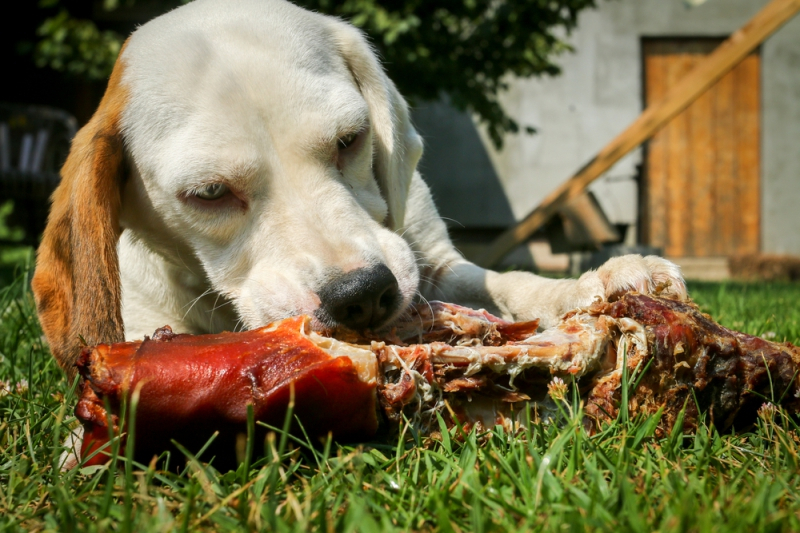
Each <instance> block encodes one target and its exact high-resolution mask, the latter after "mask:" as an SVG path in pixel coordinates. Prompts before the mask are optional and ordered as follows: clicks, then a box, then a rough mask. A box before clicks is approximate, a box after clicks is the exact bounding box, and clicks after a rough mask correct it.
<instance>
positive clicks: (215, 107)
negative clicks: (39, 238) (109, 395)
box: [33, 0, 685, 374]
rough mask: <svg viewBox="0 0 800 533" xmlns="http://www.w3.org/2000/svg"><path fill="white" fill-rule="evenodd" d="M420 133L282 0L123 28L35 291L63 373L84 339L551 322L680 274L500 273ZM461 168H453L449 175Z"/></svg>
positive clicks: (321, 22) (656, 269) (395, 102)
mask: <svg viewBox="0 0 800 533" xmlns="http://www.w3.org/2000/svg"><path fill="white" fill-rule="evenodd" d="M421 153H422V142H421V140H420V138H419V136H418V135H417V133H416V132H415V131H414V128H413V126H412V125H411V123H410V121H409V117H408V111H407V107H406V104H405V102H404V101H403V99H402V97H401V96H400V95H399V94H398V92H397V90H396V89H395V87H394V85H393V84H392V82H391V81H390V80H389V79H387V77H386V75H385V74H384V72H383V70H382V69H381V66H380V65H379V63H378V61H377V60H376V57H375V54H374V53H373V51H372V49H371V48H370V46H369V45H368V44H367V42H366V40H365V38H364V36H363V35H362V34H361V33H360V32H359V31H358V30H356V29H355V28H353V27H352V26H350V25H348V24H346V23H345V22H342V21H341V20H338V19H335V18H331V17H327V16H323V15H319V14H316V13H311V12H308V11H305V10H303V9H301V8H299V7H297V6H295V5H293V4H291V3H289V2H286V1H284V0H237V1H230V0H197V1H195V2H192V3H191V4H188V5H186V6H184V7H181V8H178V9H176V10H174V11H172V12H170V13H168V14H166V15H164V16H161V17H159V18H157V19H155V20H153V21H151V22H149V23H148V24H145V25H144V26H142V27H141V28H140V29H138V30H137V31H136V32H135V33H134V34H133V35H132V36H131V37H130V39H129V40H128V41H127V43H126V45H125V47H124V48H123V50H122V52H121V54H120V57H119V59H118V60H117V63H116V66H115V68H114V72H113V74H112V76H111V80H110V82H109V85H108V90H107V92H106V94H105V97H104V98H103V101H102V103H101V104H100V107H99V109H98V110H97V113H96V114H95V115H94V117H93V118H92V120H91V121H90V122H89V123H88V124H87V125H86V127H84V128H83V129H82V130H81V131H80V133H79V134H78V136H77V137H76V139H75V141H74V143H73V146H72V151H71V153H70V155H69V158H68V160H67V162H66V164H65V166H64V169H63V171H62V182H61V184H60V186H59V188H58V190H57V191H56V192H55V194H54V196H53V205H52V211H51V214H50V218H49V221H48V225H47V229H46V231H45V234H44V240H43V242H42V245H41V247H40V249H39V256H38V263H37V268H36V275H35V277H34V280H33V287H34V292H35V295H36V301H37V305H38V310H39V316H40V318H41V322H42V326H43V328H44V331H45V334H46V336H47V339H48V341H49V343H50V346H51V349H52V351H53V353H54V355H55V356H56V358H57V359H58V361H59V362H60V364H61V365H62V367H64V368H65V369H66V370H67V372H68V373H70V374H72V373H73V372H74V370H73V367H74V364H73V363H74V361H75V358H76V357H77V354H78V351H79V350H80V342H81V341H80V340H79V339H80V338H83V339H84V340H85V341H86V342H88V343H90V344H91V343H98V342H111V341H121V340H123V339H124V338H127V339H135V338H141V337H142V336H143V335H146V334H152V332H153V331H154V330H155V329H156V328H157V327H160V326H163V325H165V324H169V325H171V326H172V327H173V329H174V330H175V331H178V332H189V333H204V332H217V331H222V330H234V329H236V328H254V327H257V326H261V325H263V324H266V323H268V322H271V321H274V320H277V319H280V318H284V317H288V316H290V315H296V314H301V313H305V314H309V315H312V316H313V317H315V320H316V322H317V325H318V326H323V325H332V324H335V323H341V324H345V325H348V326H351V327H354V328H366V327H370V328H375V327H378V326H381V325H385V324H388V323H390V322H391V321H392V320H393V319H394V318H396V317H397V316H398V315H400V314H401V313H402V312H403V311H404V309H406V308H407V306H408V305H409V304H410V303H411V302H412V301H413V300H414V299H415V298H428V299H432V298H436V299H441V300H446V301H451V302H456V303H460V304H463V305H467V306H472V307H483V308H486V309H488V310H490V311H492V312H494V313H497V314H500V315H502V316H504V317H506V318H512V319H516V320H522V319H530V318H540V319H542V324H543V325H544V326H547V325H549V324H552V323H553V322H554V321H556V320H557V319H558V317H559V316H560V315H562V313H564V312H565V311H568V310H570V309H573V308H576V307H579V306H585V305H587V304H589V303H591V302H592V301H593V300H595V299H597V298H607V297H609V296H611V295H613V294H614V293H617V292H619V291H623V290H626V289H637V290H639V291H651V290H653V289H654V288H655V287H656V285H657V284H660V283H662V282H669V283H670V284H671V290H672V291H674V292H676V293H677V294H678V295H681V296H683V295H684V294H685V288H684V284H683V281H682V279H681V275H680V271H679V270H678V268H677V267H676V266H675V265H673V264H672V263H669V262H667V261H665V260H663V259H659V258H657V257H645V258H642V257H640V256H626V257H622V258H618V259H614V260H612V261H610V262H608V263H606V264H605V265H604V266H603V267H601V268H600V269H599V270H598V271H596V272H589V273H587V274H584V275H583V276H582V277H581V278H580V279H577V280H558V281H556V280H550V279H544V278H541V277H538V276H535V275H533V274H529V273H523V272H510V273H505V274H499V273H496V272H492V271H488V270H484V269H482V268H480V267H478V266H476V265H474V264H472V263H470V262H468V261H466V260H464V259H463V258H462V257H461V256H460V255H459V253H458V252H457V251H456V250H455V249H454V248H453V245H452V244H451V242H450V240H449V238H448V236H447V230H446V228H445V225H444V223H443V222H442V220H441V219H440V218H439V216H438V214H437V212H436V208H435V207H434V204H433V201H432V199H431V196H430V193H429V191H428V187H427V186H426V185H425V183H424V182H423V181H422V178H421V177H420V175H419V173H418V172H416V170H415V167H416V164H417V161H418V160H419V158H420V155H421ZM454 179H457V177H456V176H454Z"/></svg>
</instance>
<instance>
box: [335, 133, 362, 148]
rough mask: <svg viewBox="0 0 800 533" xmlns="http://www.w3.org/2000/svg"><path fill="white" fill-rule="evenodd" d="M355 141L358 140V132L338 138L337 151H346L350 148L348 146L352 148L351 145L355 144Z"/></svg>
mask: <svg viewBox="0 0 800 533" xmlns="http://www.w3.org/2000/svg"><path fill="white" fill-rule="evenodd" d="M356 139H358V132H356V133H348V134H347V135H343V136H342V137H339V140H338V143H339V150H346V149H347V148H350V146H352V145H353V143H354V142H356Z"/></svg>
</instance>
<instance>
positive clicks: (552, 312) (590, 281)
mask: <svg viewBox="0 0 800 533" xmlns="http://www.w3.org/2000/svg"><path fill="white" fill-rule="evenodd" d="M404 236H405V238H406V240H407V241H408V242H409V243H410V245H411V246H412V248H413V249H414V251H415V252H416V254H417V257H418V261H419V266H420V274H421V279H422V282H421V287H420V293H421V295H422V296H423V297H425V298H427V299H438V300H445V301H449V302H454V303H458V304H461V305H466V306H469V307H482V308H484V309H487V310H488V311H490V312H493V313H495V314H498V315H501V316H503V317H504V318H507V319H512V320H530V319H534V318H538V319H540V320H541V324H542V326H544V327H547V326H549V325H552V324H554V323H555V322H556V321H558V319H559V318H560V317H561V316H562V315H563V314H564V313H565V312H567V311H570V310H572V309H576V308H578V307H583V306H586V305H589V304H591V303H592V302H593V301H595V300H596V299H598V298H600V299H607V298H609V297H611V296H613V295H614V294H617V293H621V292H624V291H627V290H637V291H639V292H644V293H648V292H653V291H654V290H656V288H657V287H659V286H665V287H667V289H666V290H668V291H671V292H673V293H674V294H676V295H678V296H680V297H685V296H686V288H685V285H684V282H683V278H682V277H681V273H680V269H679V268H678V267H677V266H676V265H674V264H673V263H670V262H669V261H666V260H665V259H662V258H659V257H655V256H648V257H641V256H638V255H628V256H623V257H617V258H614V259H612V260H610V261H608V262H607V263H605V264H604V265H603V266H601V267H600V268H599V269H598V270H596V271H590V272H587V273H585V274H584V275H583V276H581V277H580V278H579V279H562V280H554V279H548V278H543V277H541V276H537V275H535V274H531V273H529V272H506V273H498V272H494V271H492V270H486V269H483V268H481V267H479V266H477V265H475V264H473V263H470V262H469V261H466V260H465V259H464V258H463V257H461V255H460V254H459V253H458V252H457V251H456V250H455V248H454V247H453V244H452V242H451V241H450V239H449V237H448V235H447V227H446V226H445V224H444V222H443V221H442V220H441V218H440V217H439V215H438V212H437V211H436V207H435V206H434V204H433V200H432V198H431V195H430V191H429V189H428V187H427V185H426V184H425V183H424V182H423V181H422V179H421V178H420V176H419V175H418V174H416V175H415V176H414V180H413V182H412V185H411V190H410V194H409V203H408V208H407V218H406V229H405V233H404Z"/></svg>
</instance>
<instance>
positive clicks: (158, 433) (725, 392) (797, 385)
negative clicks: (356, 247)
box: [75, 293, 800, 464]
mask: <svg viewBox="0 0 800 533" xmlns="http://www.w3.org/2000/svg"><path fill="white" fill-rule="evenodd" d="M310 324H311V320H310V319H309V318H308V317H304V316H300V317H294V318H289V319H286V320H283V321H281V322H277V323H275V324H270V325H268V326H265V327H262V328H259V329H256V330H252V331H246V332H241V333H221V334H212V335H180V334H174V333H172V331H171V330H170V329H169V328H168V327H165V328H162V329H159V330H158V331H156V333H155V334H154V335H153V337H152V338H145V340H143V341H136V342H125V343H118V344H112V345H98V346H94V347H87V348H85V349H84V350H83V352H82V353H81V356H80V358H79V360H78V363H77V365H78V369H79V372H80V374H81V376H82V378H83V379H82V383H81V397H80V400H79V402H78V405H77V407H76V411H75V412H76V415H77V417H78V418H79V420H80V421H81V422H82V423H83V426H84V438H83V443H82V452H81V456H82V457H83V458H84V459H86V460H87V461H86V462H85V463H84V464H99V463H103V462H105V461H106V460H107V459H108V451H107V448H108V447H107V446H105V445H106V444H107V443H108V442H109V438H110V437H111V436H113V435H116V434H119V431H120V427H122V428H123V431H124V427H125V426H124V425H123V424H122V423H121V422H122V421H121V420H120V416H122V415H121V406H122V405H123V404H124V403H126V400H130V398H131V397H132V395H133V394H134V391H137V393H138V401H137V402H136V410H135V413H136V418H135V450H136V455H137V456H139V457H148V456H151V455H152V454H157V453H159V452H161V451H162V450H164V449H167V448H169V447H170V443H171V442H172V441H173V440H175V441H177V442H180V443H181V444H183V445H184V446H186V447H187V448H188V449H190V450H192V449H193V448H195V449H196V448H199V447H200V446H202V444H203V443H205V442H206V441H207V440H208V438H209V437H210V436H211V435H212V434H214V432H219V438H218V439H217V440H218V441H219V443H222V445H223V447H221V448H220V449H221V450H224V449H225V448H224V446H225V443H228V444H230V443H231V442H232V439H235V438H236V435H239V434H241V433H242V432H246V429H247V410H248V405H252V408H253V413H254V417H255V420H257V421H262V422H265V423H267V424H271V425H273V426H281V425H282V424H283V421H284V419H285V416H286V412H287V409H288V408H289V404H290V401H291V400H292V399H293V407H292V413H293V415H294V417H295V421H296V425H295V426H294V430H297V429H298V426H297V424H301V425H302V428H303V430H304V431H305V432H306V433H307V434H308V435H309V436H310V437H312V438H313V437H321V436H325V435H327V434H328V433H331V434H332V435H333V436H334V438H336V439H340V440H346V441H359V440H366V439H370V438H372V437H374V436H375V434H376V432H378V431H379V428H389V429H391V428H392V427H396V426H397V425H398V424H400V423H401V422H402V421H403V419H404V418H405V419H407V420H408V421H410V423H411V424H413V425H414V427H415V429H416V430H417V431H419V432H420V433H422V434H432V433H435V432H436V431H438V430H439V428H440V426H439V423H438V417H437V414H438V415H440V416H441V418H442V419H443V420H444V421H445V423H446V424H447V425H448V426H451V427H452V426H453V425H455V424H460V425H462V426H463V427H464V428H465V429H467V430H469V429H471V428H477V429H478V430H483V429H489V428H491V427H493V426H495V425H497V424H500V425H503V426H505V427H506V428H507V429H508V430H510V431H515V430H517V429H519V427H521V426H524V425H525V424H526V423H527V422H528V421H529V420H530V419H531V418H532V417H534V418H535V419H537V420H538V419H543V418H547V417H550V416H552V415H553V413H554V412H555V409H557V406H556V403H555V401H556V400H554V399H553V396H554V395H552V394H548V390H549V388H548V385H550V386H551V388H552V385H553V383H557V384H560V383H561V381H563V382H564V383H565V384H571V383H574V384H575V386H577V387H578V390H579V391H580V394H581V398H582V401H583V404H584V410H583V412H584V424H585V426H586V427H587V428H588V429H589V430H590V431H594V430H597V429H599V428H600V427H601V426H602V425H603V424H604V423H605V422H608V421H610V420H612V419H614V418H615V417H616V416H617V414H618V412H619V408H620V402H621V399H622V397H623V396H622V394H621V391H622V386H623V379H624V378H625V377H627V378H628V393H627V398H628V412H629V413H630V415H631V416H635V415H638V414H653V413H656V412H657V411H658V410H659V409H662V410H663V412H662V417H661V420H660V424H659V428H658V432H659V433H661V434H663V433H664V432H665V431H669V430H670V429H671V428H672V426H673V425H674V424H675V422H676V418H677V416H678V414H679V412H680V411H681V410H682V409H684V407H685V409H686V411H685V417H684V425H683V429H684V430H687V431H689V430H692V429H694V428H695V427H696V424H697V423H698V421H699V418H700V416H701V413H704V412H705V413H707V416H708V420H709V421H710V422H711V423H713V424H714V425H716V426H717V428H719V429H720V430H727V429H730V428H735V429H742V428H744V427H746V426H747V425H749V424H751V423H752V422H753V420H754V419H755V417H756V412H757V410H758V409H759V407H761V406H762V405H763V404H764V403H765V402H769V401H771V402H774V403H780V404H781V405H783V406H784V407H785V408H786V409H787V410H788V411H790V412H793V413H796V412H798V410H800V398H799V397H800V378H799V377H798V369H799V368H800V366H798V365H799V364H800V349H798V348H797V347H795V346H793V345H791V344H788V343H784V344H779V343H774V342H769V341H766V340H763V339H761V338H759V337H754V336H751V335H746V334H743V333H738V332H735V331H731V330H729V329H727V328H724V327H722V326H720V325H719V324H716V323H715V322H714V321H712V320H711V318H710V317H708V316H707V315H704V314H703V313H701V312H700V310H699V309H698V308H697V307H696V306H695V305H694V304H692V303H687V302H680V301H676V300H671V299H667V298H663V297H659V296H646V295H642V294H636V293H628V294H625V295H622V296H621V297H620V298H619V299H617V300H616V301H613V302H597V303H595V304H594V305H592V306H590V307H589V308H586V309H580V310H577V311H573V312H571V313H569V314H568V315H567V316H565V317H564V318H563V319H562V320H561V322H560V323H559V324H557V325H556V326H555V327H552V328H549V329H546V330H544V331H541V332H537V326H538V324H537V323H536V322H523V323H512V322H507V321H504V320H501V319H499V318H497V317H494V316H492V315H490V314H489V313H487V312H485V311H476V310H472V309H467V308H464V307H459V306H456V305H453V304H445V303H441V302H432V303H431V304H429V305H420V306H418V307H416V308H413V309H412V310H410V311H409V312H408V313H406V315H405V316H404V317H403V318H402V319H401V320H400V321H398V322H396V323H395V324H394V325H393V327H392V329H391V330H390V331H385V332H378V333H375V334H371V333H357V332H352V331H346V330H336V331H328V332H324V334H322V333H317V332H314V331H312V330H311V327H310ZM556 378H558V379H556ZM559 379H560V380H561V381H558V380H559ZM554 380H555V381H554ZM128 403H129V402H128ZM531 413H533V414H531ZM103 447H105V448H104V451H101V452H99V453H95V452H97V450H99V449H101V448H103ZM222 453H225V452H222ZM93 454H94V455H93Z"/></svg>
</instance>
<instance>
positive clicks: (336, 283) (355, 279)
mask: <svg viewBox="0 0 800 533" xmlns="http://www.w3.org/2000/svg"><path fill="white" fill-rule="evenodd" d="M317 294H318V295H319V298H320V306H319V309H318V310H317V312H316V313H315V314H316V316H317V318H318V319H319V320H320V321H322V322H323V323H325V324H327V325H329V326H335V325H337V324H341V325H343V326H346V327H348V328H351V329H354V330H362V329H367V328H371V329H375V328H377V327H379V326H381V325H383V324H384V323H385V322H386V320H387V319H388V318H389V317H390V316H392V314H393V313H394V311H395V310H396V309H397V306H398V305H399V304H400V300H401V298H400V288H399V286H398V284H397V278H395V277H394V274H392V271H391V270H389V268H388V267H387V266H386V265H384V264H379V265H375V266H371V267H365V268H357V269H355V270H351V271H350V272H347V273H345V274H343V275H341V276H339V277H337V278H335V279H333V280H332V281H329V282H328V283H327V284H326V285H325V286H323V287H322V289H320V290H319V291H318V292H317Z"/></svg>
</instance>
